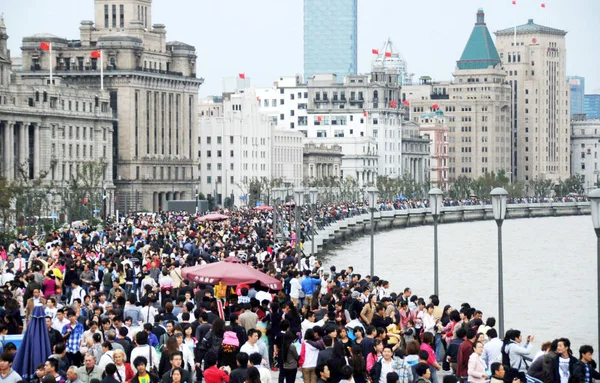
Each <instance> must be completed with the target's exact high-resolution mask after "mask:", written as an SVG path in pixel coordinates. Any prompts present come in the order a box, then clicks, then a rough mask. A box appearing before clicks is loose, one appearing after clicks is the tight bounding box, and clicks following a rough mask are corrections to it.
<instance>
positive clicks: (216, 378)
mask: <svg viewBox="0 0 600 383" xmlns="http://www.w3.org/2000/svg"><path fill="white" fill-rule="evenodd" d="M204 381H205V382H206V383H222V382H223V381H225V382H226V383H229V375H227V373H226V372H225V371H223V370H220V369H218V368H217V366H211V367H209V368H207V369H206V370H204Z"/></svg>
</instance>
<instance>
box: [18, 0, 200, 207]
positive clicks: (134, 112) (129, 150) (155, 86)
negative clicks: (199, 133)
mask: <svg viewBox="0 0 600 383" xmlns="http://www.w3.org/2000/svg"><path fill="white" fill-rule="evenodd" d="M88 1H91V0H88ZM94 5H95V8H94V9H95V19H94V21H87V20H86V21H82V22H81V26H80V28H79V30H80V36H79V38H78V39H76V40H67V39H64V38H60V37H57V36H53V35H49V34H38V35H33V36H29V37H25V38H24V39H23V46H22V51H23V57H22V59H23V61H22V67H23V71H22V72H21V73H22V76H23V77H24V78H40V77H47V76H48V72H49V66H50V63H49V60H50V59H49V55H50V52H49V51H42V50H40V43H41V42H49V43H51V44H52V57H51V65H52V67H53V70H54V74H55V76H57V77H60V78H62V79H63V82H64V83H68V84H73V85H81V86H87V87H91V88H93V89H96V90H98V89H100V87H101V76H100V65H101V62H102V65H103V71H104V87H105V89H106V90H107V91H108V92H109V95H110V107H111V109H112V113H113V116H114V117H115V120H114V122H113V145H114V151H113V152H112V153H107V155H108V156H112V157H113V174H114V177H115V179H114V183H115V185H116V187H117V194H118V205H119V208H120V209H125V208H126V205H125V201H132V200H134V201H135V203H130V204H129V206H128V210H150V211H152V210H154V211H155V210H158V209H159V208H160V207H162V206H164V202H165V200H170V199H190V198H192V197H193V196H192V195H191V194H192V193H191V191H190V190H192V189H191V188H190V183H193V182H194V180H195V179H196V178H195V171H194V170H195V167H196V164H197V162H196V159H195V151H196V145H195V142H196V141H195V134H193V131H194V129H195V128H194V127H195V126H197V123H198V112H197V103H198V100H197V97H198V96H197V94H198V89H199V87H200V85H201V84H202V81H203V80H202V79H199V78H197V77H196V51H195V48H194V47H193V46H190V45H187V44H184V43H181V42H178V41H173V42H167V32H166V29H165V26H164V25H162V24H152V1H151V0H119V1H117V0H95V1H94ZM93 51H101V52H102V60H100V59H97V58H92V57H91V52H93Z"/></svg>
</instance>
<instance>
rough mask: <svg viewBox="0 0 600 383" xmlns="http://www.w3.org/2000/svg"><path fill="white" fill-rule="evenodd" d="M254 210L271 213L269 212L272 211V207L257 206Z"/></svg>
mask: <svg viewBox="0 0 600 383" xmlns="http://www.w3.org/2000/svg"><path fill="white" fill-rule="evenodd" d="M254 210H260V211H271V210H273V206H268V205H262V206H257V207H255V208H254Z"/></svg>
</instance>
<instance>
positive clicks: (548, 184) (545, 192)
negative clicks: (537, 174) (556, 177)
mask: <svg viewBox="0 0 600 383" xmlns="http://www.w3.org/2000/svg"><path fill="white" fill-rule="evenodd" d="M529 186H530V187H531V189H532V190H533V195H534V196H535V197H538V198H544V197H550V193H551V192H552V186H553V183H552V180H547V179H543V178H536V179H535V180H532V181H529Z"/></svg>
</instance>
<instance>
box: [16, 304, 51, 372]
mask: <svg viewBox="0 0 600 383" xmlns="http://www.w3.org/2000/svg"><path fill="white" fill-rule="evenodd" d="M50 351H51V349H50V338H49V337H48V330H47V329H46V313H45V312H44V308H43V307H42V306H36V307H34V308H33V313H32V314H31V320H30V321H29V324H28V325H27V330H25V334H24V335H23V343H22V344H21V347H19V350H18V351H17V355H16V356H15V361H14V363H13V365H12V368H13V370H15V371H16V372H17V373H18V374H19V375H21V377H22V378H23V379H24V380H26V381H30V380H33V379H34V378H35V377H36V376H35V369H36V368H37V366H39V365H40V364H43V363H44V362H45V361H46V359H48V357H49V356H50V354H51V352H50Z"/></svg>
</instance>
